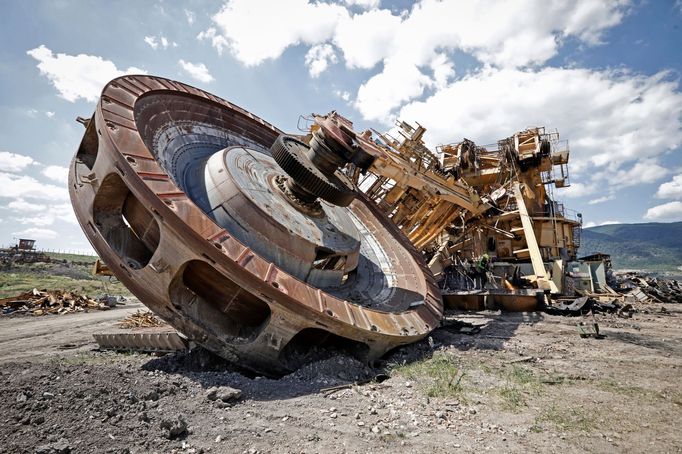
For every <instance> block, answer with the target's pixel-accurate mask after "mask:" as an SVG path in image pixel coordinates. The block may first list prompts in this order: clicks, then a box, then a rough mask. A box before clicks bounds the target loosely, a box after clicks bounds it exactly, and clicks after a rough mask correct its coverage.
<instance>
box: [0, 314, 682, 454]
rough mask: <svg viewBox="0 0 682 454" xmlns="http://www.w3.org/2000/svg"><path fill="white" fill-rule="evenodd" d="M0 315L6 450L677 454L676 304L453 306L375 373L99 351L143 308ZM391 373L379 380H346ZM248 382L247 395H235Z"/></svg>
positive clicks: (680, 351)
mask: <svg viewBox="0 0 682 454" xmlns="http://www.w3.org/2000/svg"><path fill="white" fill-rule="evenodd" d="M139 307H140V306H139V303H138V304H137V305H136V304H130V305H127V306H125V308H123V309H115V310H112V311H107V312H102V313H90V314H77V315H67V316H45V317H25V318H19V317H17V318H2V319H0V381H1V382H2V386H0V423H1V424H2V431H0V447H1V448H0V451H2V452H8V453H14V452H40V453H61V452H74V453H91V452H112V453H124V452H131V453H138V452H139V453H143V452H145V453H146V452H158V453H161V452H186V453H199V452H217V453H222V452H225V453H231V452H235V453H257V452H258V453H269V452H277V453H300V452H306V453H314V452H325V453H327V452H348V453H372V452H405V453H412V452H415V453H417V452H419V453H423V452H458V451H461V452H474V451H476V452H478V451H490V452H561V453H566V452H614V451H616V452H680V451H681V450H682V433H681V432H680V421H682V391H681V389H680V377H681V376H682V374H681V369H680V368H681V367H682V325H681V323H680V322H681V320H682V306H680V305H672V304H666V305H662V304H652V305H649V306H647V307H646V310H647V312H648V313H643V312H640V313H637V314H635V315H634V317H633V318H631V319H624V318H619V317H617V316H615V315H603V316H596V320H597V321H598V323H599V325H600V328H601V331H602V333H603V334H605V335H606V337H605V338H604V339H583V338H580V337H579V336H578V332H577V329H576V326H575V324H576V323H577V322H579V321H591V317H590V318H582V317H579V318H568V317H561V316H550V315H546V314H542V313H529V314H511V313H506V314H501V313H499V312H474V313H471V312H469V313H449V314H448V317H449V318H450V319H458V320H466V321H469V322H471V323H473V324H476V325H480V326H481V327H482V329H481V331H480V333H478V334H474V335H467V334H461V333H459V332H458V331H457V330H456V329H449V330H448V329H439V330H437V331H435V332H434V333H433V335H432V336H431V337H430V339H426V340H424V341H423V342H421V343H419V344H416V345H412V346H408V347H404V348H401V349H399V350H397V351H395V352H393V353H392V354H391V355H390V356H388V357H387V358H384V359H383V360H382V361H381V362H380V364H377V365H375V367H374V368H370V367H368V366H367V365H365V364H363V363H360V362H358V361H357V360H355V359H353V358H349V357H345V356H334V357H331V358H329V359H327V360H324V361H319V362H316V363H313V364H309V365H308V366H305V367H304V368H302V369H300V370H299V371H297V372H295V373H293V374H291V375H289V376H286V377H283V378H281V379H279V380H273V379H269V378H264V377H253V376H247V375H243V374H240V373H238V372H236V371H234V370H231V369H230V367H229V366H228V365H226V364H225V363H223V362H222V361H219V360H217V359H216V358H214V357H211V356H210V355H209V354H207V353H205V352H202V351H199V350H197V351H194V352H191V353H182V354H174V355H167V356H164V357H158V356H153V355H146V354H121V353H111V352H99V351H96V350H95V344H94V343H93V342H92V339H91V337H90V335H91V333H92V332H95V331H99V330H102V329H105V328H107V327H111V326H112V325H113V324H114V322H115V320H118V319H120V318H123V317H124V316H125V315H127V314H128V313H130V312H133V311H134V310H136V309H138V308H139ZM378 373H385V374H387V375H389V376H390V377H389V378H388V379H386V380H385V381H382V382H381V383H378V382H371V383H368V384H364V385H351V386H349V387H348V388H345V389H338V390H330V391H325V389H326V388H329V387H332V386H336V385H341V384H349V383H353V382H356V381H359V380H363V379H366V378H370V377H374V376H376V375H377V374H378ZM238 390H239V391H240V392H239V391H238Z"/></svg>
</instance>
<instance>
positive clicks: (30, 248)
mask: <svg viewBox="0 0 682 454" xmlns="http://www.w3.org/2000/svg"><path fill="white" fill-rule="evenodd" d="M35 243H36V240H30V239H27V238H21V239H19V242H18V243H17V244H16V245H14V246H12V247H9V248H2V249H0V266H2V267H3V268H8V267H11V266H12V265H13V264H15V263H36V262H45V263H49V262H50V261H51V260H52V258H51V257H50V256H49V255H47V254H45V253H44V252H42V251H39V250H37V249H36V248H35Z"/></svg>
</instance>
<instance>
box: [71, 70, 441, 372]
mask: <svg viewBox="0 0 682 454" xmlns="http://www.w3.org/2000/svg"><path fill="white" fill-rule="evenodd" d="M280 134H281V133H280V131H278V130H277V129H276V128H275V127H273V126H272V125H270V124H269V123H267V122H265V121H263V120H262V119H260V118H258V117H256V116H255V115H253V114H251V113H249V112H247V111H245V110H243V109H241V108H239V107H237V106H235V105H233V104H231V103H229V102H227V101H225V100H223V99H220V98H218V97H216V96H213V95H211V94H209V93H206V92H204V91H201V90H198V89H196V88H193V87H190V86H188V85H185V84H182V83H179V82H175V81H171V80H168V79H163V78H159V77H152V76H124V77H121V78H118V79H115V80H113V81H111V82H110V83H109V84H107V86H106V87H105V88H104V90H103V92H102V96H101V98H100V100H99V102H98V103H97V108H96V111H95V113H94V115H93V117H92V118H91V119H90V120H89V122H87V125H86V132H85V135H84V137H83V140H82V142H81V144H80V147H79V149H78V151H77V153H76V155H75V157H74V159H73V162H72V164H71V168H70V173H69V192H70V195H71V201H72V204H73V206H74V210H75V213H76V217H77V218H78V221H79V223H80V225H81V227H82V228H83V230H84V232H85V234H86V235H87V237H88V239H89V240H90V242H91V244H92V246H93V247H94V248H95V250H96V251H97V252H98V253H99V254H100V256H101V258H102V259H103V260H104V261H105V262H106V263H107V264H108V265H109V267H110V268H111V270H112V271H113V273H114V274H115V275H116V277H117V278H118V279H120V281H121V282H122V283H123V284H125V285H126V287H128V288H129V289H130V291H131V292H133V293H134V294H135V295H136V296H137V297H138V298H139V299H140V301H142V302H143V303H144V304H145V305H146V306H147V307H149V308H150V309H151V310H152V311H154V312H155V313H156V314H158V315H159V316H160V317H161V318H163V319H164V320H166V321H167V322H168V323H170V324H171V325H172V326H173V327H175V328H176V329H177V330H178V331H179V332H181V333H182V334H184V335H185V336H187V337H188V338H189V339H191V340H193V341H195V342H196V343H198V344H200V345H202V346H204V347H205V348H207V349H209V350H211V351H213V352H214V353H217V354H218V355H220V356H222V357H224V358H226V359H228V360H230V361H233V362H235V363H237V364H239V365H241V366H243V367H246V368H249V369H252V370H254V371H257V372H262V373H266V374H281V373H286V372H288V371H290V370H292V369H294V368H296V367H298V366H299V365H300V364H301V363H302V362H303V361H305V360H306V359H307V358H309V354H310V352H311V351H312V350H315V347H321V348H325V347H339V348H346V349H348V350H350V351H352V352H354V353H356V354H359V355H361V356H362V357H363V358H364V359H366V360H369V361H371V360H373V359H376V358H378V357H379V356H381V355H383V354H384V353H385V352H386V351H388V350H389V349H391V348H394V347H397V346H400V345H404V344H408V343H411V342H414V341H417V340H419V339H422V338H423V337H424V336H426V335H427V334H428V333H429V332H430V331H431V330H432V329H433V328H434V327H435V326H437V324H438V323H439V320H440V317H441V315H442V302H441V298H440V293H439V291H438V289H437V287H436V286H435V284H434V282H433V278H432V276H431V274H430V272H429V270H428V269H427V268H426V266H425V264H424V263H423V261H422V259H421V257H420V256H419V255H418V253H417V252H416V251H415V250H414V249H413V247H412V246H411V245H410V243H409V241H408V240H407V239H406V238H405V237H404V236H403V234H402V233H401V232H400V231H399V230H398V229H397V228H396V227H395V226H394V225H393V224H392V223H391V222H390V221H389V220H387V219H386V218H385V217H384V215H383V214H382V213H381V212H380V211H379V210H378V209H376V208H375V206H374V204H373V202H371V201H369V200H368V199H366V198H364V196H363V195H362V194H354V193H353V194H352V195H351V196H350V197H349V196H348V190H349V187H348V185H347V184H346V182H345V181H342V180H343V175H340V174H339V173H338V172H336V176H334V175H333V173H334V169H332V170H331V171H329V172H326V173H325V175H326V176H325V175H319V172H318V171H317V170H315V168H312V167H311V166H310V165H306V163H309V162H308V161H306V159H305V158H301V156H303V155H302V154H301V153H303V152H305V150H306V149H305V147H306V146H307V145H306V144H304V143H302V142H301V143H299V142H298V140H297V139H296V138H293V137H288V136H282V137H280ZM278 138H279V139H278ZM300 147H303V148H300ZM271 149H272V150H273V151H272V152H271V151H270V150H271ZM283 150H284V151H283ZM301 150H303V151H301ZM303 154H305V153H303ZM273 155H274V157H273ZM275 158H276V159H275ZM278 163H279V164H281V165H278ZM283 169H284V170H283ZM287 174H288V175H287ZM337 177H338V178H337ZM287 180H288V181H287ZM298 183H300V184H298ZM350 189H352V188H350ZM353 197H354V198H353Z"/></svg>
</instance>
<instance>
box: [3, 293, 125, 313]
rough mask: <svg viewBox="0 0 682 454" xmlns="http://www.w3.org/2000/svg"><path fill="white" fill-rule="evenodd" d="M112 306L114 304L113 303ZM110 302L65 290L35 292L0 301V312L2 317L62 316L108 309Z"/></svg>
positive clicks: (105, 299)
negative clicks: (27, 315)
mask: <svg viewBox="0 0 682 454" xmlns="http://www.w3.org/2000/svg"><path fill="white" fill-rule="evenodd" d="M113 304H114V305H115V304H116V302H115V301H114V303H113ZM111 307H112V306H111V301H110V300H109V299H107V298H104V299H102V300H94V299H92V298H88V297H87V296H85V295H79V294H77V293H74V292H68V291H65V290H37V289H33V290H32V291H30V292H25V293H22V294H20V295H17V296H13V297H10V298H4V299H0V311H1V313H2V314H3V315H9V314H21V313H23V314H30V315H48V314H52V315H64V314H70V313H74V312H87V311H91V310H107V309H110V308H111Z"/></svg>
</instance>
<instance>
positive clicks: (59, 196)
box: [0, 172, 69, 201]
mask: <svg viewBox="0 0 682 454" xmlns="http://www.w3.org/2000/svg"><path fill="white" fill-rule="evenodd" d="M0 188H2V191H0V198H9V199H38V200H41V201H46V200H47V201H59V200H68V199H69V192H68V190H67V189H66V187H65V186H55V185H53V184H49V183H42V182H40V181H38V180H36V179H35V178H33V177H30V176H28V175H16V174H13V173H4V172H0Z"/></svg>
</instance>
